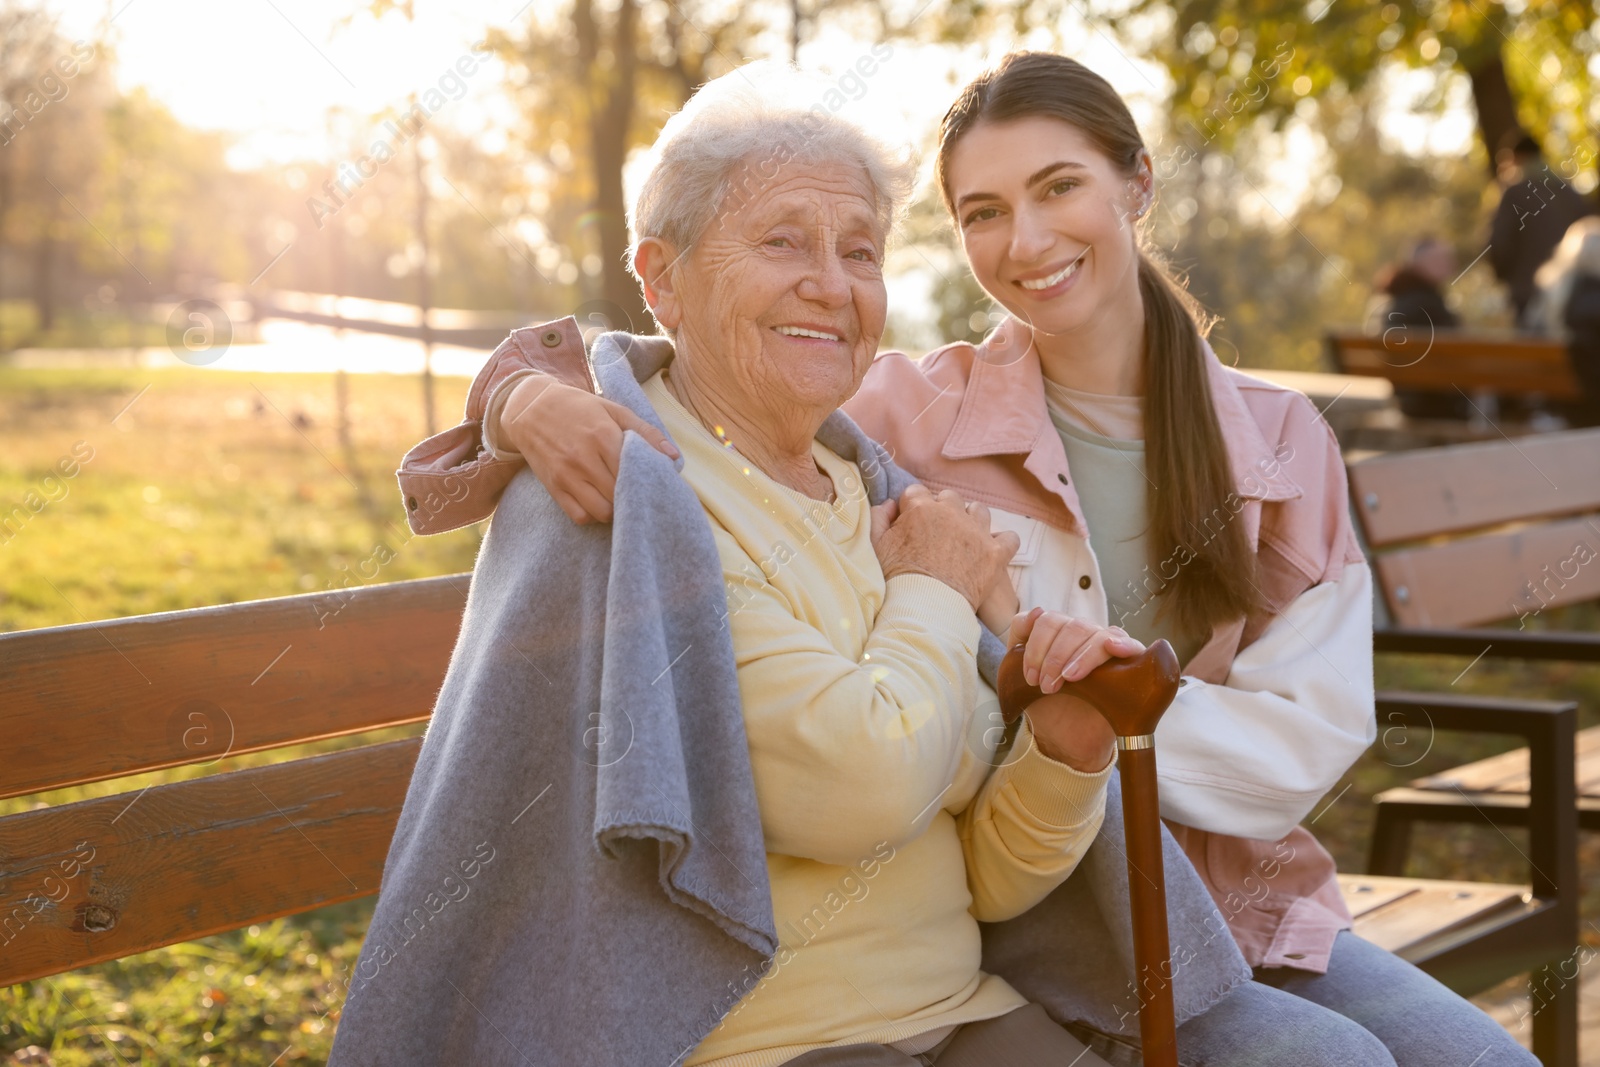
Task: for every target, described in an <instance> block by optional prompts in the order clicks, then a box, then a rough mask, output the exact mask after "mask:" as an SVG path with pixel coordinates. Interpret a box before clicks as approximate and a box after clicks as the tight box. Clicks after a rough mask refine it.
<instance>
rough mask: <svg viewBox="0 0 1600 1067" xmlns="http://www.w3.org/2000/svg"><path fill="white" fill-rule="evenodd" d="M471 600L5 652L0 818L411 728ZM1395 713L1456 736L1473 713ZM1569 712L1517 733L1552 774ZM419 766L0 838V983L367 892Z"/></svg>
mask: <svg viewBox="0 0 1600 1067" xmlns="http://www.w3.org/2000/svg"><path fill="white" fill-rule="evenodd" d="M468 582H469V576H468V575H456V576H451V577H445V578H433V579H426V580H419V581H409V582H400V583H396V584H393V585H377V586H370V587H366V588H362V589H358V590H354V591H350V592H347V593H341V594H339V598H340V599H339V601H338V605H337V611H335V612H332V613H330V608H329V598H328V595H327V594H313V595H306V596H296V597H285V598H282V599H277V600H265V601H258V602H254V603H248V604H235V605H229V606H224V607H215V608H200V609H195V610H191V611H182V612H174V613H170V614H163V615H151V616H143V617H137V618H129V619H120V620H115V621H111V622H103V623H84V624H79V625H74V626H63V627H55V628H51V629H43V630H33V631H24V632H20V633H13V634H5V635H0V693H4V694H5V699H4V702H3V704H0V731H3V733H0V736H4V737H6V738H7V739H8V742H7V743H8V745H9V746H10V751H9V753H8V757H9V758H8V760H7V762H6V764H5V766H4V770H3V771H0V797H5V798H18V797H27V796H31V795H34V794H39V793H46V792H47V791H49V790H52V789H57V788H61V787H64V786H70V785H81V784H84V783H90V782H99V781H107V780H112V779H117V778H123V777H127V776H130V775H136V774H141V773H143V772H147V771H153V770H159V769H162V768H171V767H181V766H185V765H193V764H210V763H213V762H216V761H218V760H221V759H223V757H225V756H226V757H234V756H239V755H242V754H245V753H259V752H262V751H266V750H272V749H279V748H283V747H285V746H290V745H296V744H300V743H303V742H307V741H315V740H323V739H328V738H337V737H340V736H342V735H350V734H358V733H364V732H369V731H375V730H381V729H384V728H386V727H395V726H403V725H406V724H414V723H419V722H423V721H425V720H426V719H427V718H428V716H429V714H430V713H431V711H432V706H433V702H434V698H435V695H436V694H437V692H438V689H439V685H440V683H441V681H442V679H443V677H444V673H445V669H446V667H447V666H448V663H449V657H450V652H451V648H452V646H453V644H454V642H455V638H456V634H457V631H458V628H459V626H460V620H461V613H462V608H463V606H464V602H465V596H466V591H467V588H468ZM1397 699H1399V700H1400V701H1401V702H1402V703H1403V704H1404V705H1405V706H1407V707H1410V706H1412V705H1413V704H1414V703H1416V702H1417V701H1422V702H1423V703H1424V704H1425V705H1426V706H1427V707H1428V708H1429V709H1430V711H1431V713H1432V714H1433V715H1434V716H1435V718H1436V719H1437V720H1439V721H1440V722H1441V723H1443V724H1445V725H1451V724H1463V723H1464V724H1465V725H1466V726H1468V727H1469V728H1470V727H1475V726H1476V725H1478V719H1479V718H1480V717H1481V716H1482V714H1483V712H1484V703H1485V702H1482V701H1478V702H1476V703H1475V702H1473V701H1471V700H1467V701H1463V700H1461V699H1460V698H1454V699H1451V698H1435V697H1431V696H1422V697H1401V698H1397ZM1389 707H1390V705H1382V704H1381V705H1380V714H1383V713H1384V712H1385V710H1386V709H1388V708H1389ZM1494 707H1495V708H1498V705H1494ZM1572 714H1573V712H1572V709H1571V707H1570V706H1565V707H1562V708H1558V709H1555V710H1553V711H1551V710H1549V709H1544V708H1540V709H1536V710H1534V711H1532V712H1528V716H1529V718H1528V720H1527V721H1528V722H1529V723H1537V724H1538V725H1537V729H1538V730H1542V731H1545V732H1547V733H1549V734H1550V740H1551V743H1552V744H1553V745H1554V746H1555V758H1556V759H1557V761H1558V762H1559V758H1560V756H1559V748H1560V744H1561V737H1562V733H1561V731H1562V730H1563V729H1564V730H1565V731H1566V734H1565V737H1566V739H1567V744H1568V745H1569V749H1568V751H1569V753H1570V741H1571V716H1572ZM1500 721H1501V720H1500V719H1496V720H1495V722H1496V723H1499V722H1500ZM1519 721H1520V720H1519ZM1543 736H1544V735H1543V734H1540V737H1541V739H1542V738H1543ZM420 746H421V741H420V739H418V738H414V737H413V738H406V739H402V740H392V741H383V742H378V743H364V744H358V745H357V746H356V747H351V748H347V749H344V750H341V751H336V752H329V753H324V754H320V755H314V756H302V757H298V758H293V759H288V760H285V761H283V762H278V763H273V764H270V765H267V766H261V767H254V768H250V769H243V770H226V769H221V768H225V767H226V766H227V765H228V764H227V762H226V760H224V761H223V762H222V763H221V764H220V765H219V769H218V770H217V771H216V772H215V773H211V774H208V775H207V776H205V777H200V778H194V779H191V780H186V781H179V782H174V783H170V784H164V785H156V786H152V787H148V788H143V789H141V788H137V787H135V788H127V789H124V790H123V791H121V792H117V793H115V794H113V795H110V796H105V797H102V798H99V799H93V800H84V801H78V802H73V803H66V804H60V805H58V806H53V807H42V808H38V809H37V810H24V811H19V812H17V813H14V814H11V815H6V816H4V817H0V984H10V983H14V982H19V981H23V980H27V979H32V978H40V977H44V976H48V975H52V974H56V973H59V972H61V971H65V970H70V969H73V968H76V967H82V966H85V965H87V964H91V963H95V962H98V961H101V960H107V959H113V958H116V957H121V956H126V955H130V954H133V953H136V952H141V951H144V950H147V949H152V948H157V947H159V946H162V945H169V944H173V943H176V942H179V941H186V940H190V939H193V938H197V937H202V936H205V935H208V934H215V933H220V932H223V931H227V930H232V929H237V928H239V927H242V926H247V925H249V924H251V923H256V922H263V921H266V920H269V919H273V918H277V917H279V916H284V915H291V914H294V913H297V912H303V911H308V910H311V909H313V908H317V907H321V906H323V905H327V904H333V903H337V902H340V901H346V900H352V899H356V898H359V897H364V896H368V895H371V894H374V893H376V892H377V890H378V883H379V880H380V877H381V875H382V869H383V861H384V857H385V854H386V851H387V848H388V843H389V839H390V837H391V835H392V834H393V832H394V827H395V823H396V821H397V819H398V817H399V813H400V807H401V804H402V802H403V800H404V798H405V791H406V785H407V783H408V781H409V778H410V774H411V769H412V767H413V765H414V763H415V761H416V757H417V752H418V750H419V748H420ZM1541 751H1543V749H1541ZM1568 758H1569V760H1570V755H1569V757H1568ZM1565 781H1566V784H1567V789H1568V792H1567V793H1566V794H1563V793H1562V791H1561V783H1562V778H1561V776H1560V775H1550V774H1545V773H1544V771H1543V768H1542V767H1536V769H1535V786H1536V790H1535V807H1536V809H1537V810H1543V809H1544V808H1545V807H1549V806H1554V807H1556V808H1560V807H1562V806H1563V805H1564V806H1565V807H1566V808H1567V809H1568V810H1570V808H1571V803H1572V801H1571V795H1570V786H1571V780H1570V778H1568V779H1566V780H1565ZM136 784H137V783H135V785H136ZM1547 792H1548V796H1547V795H1546V793H1547ZM1540 848H1544V846H1543V845H1539V846H1536V851H1535V856H1536V857H1538V858H1539V859H1540V863H1541V866H1544V867H1545V869H1546V870H1548V871H1551V872H1553V873H1554V874H1555V875H1556V876H1557V877H1559V878H1561V879H1563V880H1564V882H1563V884H1567V885H1570V884H1571V883H1572V881H1573V880H1575V871H1572V870H1571V869H1570V868H1571V865H1572V864H1575V862H1576V861H1575V860H1572V861H1571V863H1569V862H1568V860H1567V859H1566V858H1564V857H1553V858H1552V857H1549V856H1547V854H1546V852H1547V850H1546V851H1539V849H1540ZM1344 888H1345V893H1346V896H1347V898H1348V899H1349V900H1350V901H1351V906H1352V910H1353V911H1356V912H1358V913H1359V915H1358V919H1357V923H1358V927H1357V928H1358V930H1360V931H1361V932H1363V933H1365V934H1368V935H1369V936H1372V937H1374V938H1375V939H1376V940H1378V942H1379V943H1380V944H1383V945H1385V946H1386V947H1389V948H1392V949H1394V950H1395V951H1398V952H1399V953H1400V954H1401V955H1402V956H1404V957H1405V958H1407V959H1410V960H1412V961H1413V962H1416V963H1417V964H1418V965H1419V966H1422V967H1423V968H1424V969H1426V970H1429V971H1430V972H1431V973H1434V974H1436V975H1438V976H1439V977H1440V978H1441V979H1442V980H1445V981H1446V982H1449V983H1451V984H1452V985H1454V986H1455V988H1458V989H1460V990H1461V991H1463V992H1466V993H1471V992H1475V991H1477V990H1479V989H1482V988H1485V987H1486V986H1487V985H1489V984H1492V983H1493V982H1494V981H1498V980H1500V979H1501V978H1504V977H1506V976H1508V975H1509V974H1515V973H1521V972H1522V971H1525V970H1529V969H1531V968H1536V967H1538V966H1540V965H1541V964H1544V963H1546V962H1547V961H1548V960H1549V959H1550V958H1552V953H1551V952H1550V951H1549V948H1550V945H1551V943H1552V941H1553V939H1557V937H1556V935H1557V932H1559V934H1560V937H1566V938H1569V940H1568V941H1567V942H1563V943H1565V944H1569V945H1570V943H1572V942H1575V940H1576V933H1575V930H1576V913H1575V912H1571V913H1570V914H1569V913H1568V912H1566V911H1563V910H1561V909H1562V908H1565V907H1566V904H1565V898H1562V903H1560V904H1559V905H1558V904H1556V903H1552V898H1550V897H1549V896H1547V895H1546V894H1545V893H1544V886H1543V885H1542V884H1541V883H1539V882H1538V880H1537V878H1536V879H1535V882H1534V884H1533V885H1532V886H1531V887H1529V886H1493V885H1478V884H1473V885H1471V886H1470V887H1467V888H1463V887H1461V886H1457V885H1456V884H1454V883H1437V882H1426V881H1420V880H1415V879H1408V880H1404V881H1403V882H1398V881H1386V880H1382V879H1371V878H1363V877H1347V878H1345V879H1344ZM1461 894H1466V895H1465V896H1463V895H1461ZM1568 951H1570V949H1569V950H1568ZM1508 968H1509V969H1508ZM1563 1003H1564V1002H1563ZM1561 1008H1562V1005H1560V1004H1558V1005H1556V1007H1555V1009H1553V1010H1552V1009H1547V1010H1545V1011H1543V1012H1541V1013H1539V1014H1538V1015H1536V1016H1535V1031H1536V1040H1537V1041H1538V1043H1539V1048H1540V1053H1541V1056H1542V1057H1543V1058H1544V1061H1545V1063H1547V1064H1551V1065H1555V1064H1562V1065H1570V1064H1574V1063H1576V1030H1575V1025H1574V1026H1572V1027H1568V1026H1567V1016H1566V1015H1565V1014H1563V1013H1562V1011H1561ZM1571 1018H1572V1021H1573V1023H1574V1024H1575V1020H1576V1015H1575V1013H1574V1014H1573V1015H1572V1016H1571ZM1569 1031H1570V1033H1569Z"/></svg>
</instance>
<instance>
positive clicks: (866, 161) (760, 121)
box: [628, 61, 916, 269]
mask: <svg viewBox="0 0 1600 1067" xmlns="http://www.w3.org/2000/svg"><path fill="white" fill-rule="evenodd" d="M829 89H830V86H829V85H828V84H827V83H826V82H821V81H818V80H815V79H813V78H810V77H808V76H806V75H804V74H802V73H801V72H800V71H798V70H797V69H796V68H794V67H792V66H789V65H787V64H782V63H776V62H771V61H762V62H757V63H751V64H748V65H746V66H743V67H740V68H739V69H737V70H735V71H733V72H731V73H728V74H724V75H723V76H722V77H720V78H715V79H713V80H711V81H709V82H707V83H706V84H705V85H704V86H702V87H701V88H700V91H699V92H697V93H695V94H694V96H693V97H691V98H690V100H689V102H688V103H687V104H685V105H684V106H683V110H681V111H679V112H678V113H677V114H675V115H673V116H672V118H670V119H668V120H667V123H666V125H665V126H664V127H662V130H661V135H660V136H659V137H657V138H656V141H655V144H654V145H652V146H651V147H650V151H649V153H648V154H647V155H646V156H645V157H644V159H643V160H642V161H641V162H642V164H643V167H644V169H645V177H644V181H643V183H642V184H641V185H640V187H639V195H638V196H637V197H636V198H635V199H634V202H633V207H632V210H631V211H629V213H628V233H629V236H630V238H631V241H632V251H634V252H637V251H638V248H639V244H640V242H642V241H644V240H645V239H646V238H651V237H654V238H657V239H659V240H662V241H665V242H667V243H668V244H670V245H672V246H673V247H674V248H675V249H677V250H678V251H679V252H687V251H688V250H689V249H690V248H692V247H693V246H694V244H695V242H696V241H698V240H699V239H700V237H701V236H702V235H703V234H704V233H705V232H706V228H707V227H708V226H709V225H710V224H711V222H712V221H713V220H714V219H716V218H717V217H718V216H719V215H721V214H725V213H726V212H728V211H732V210H736V209H737V208H738V207H739V206H740V205H741V204H743V203H744V202H745V201H747V200H748V199H750V198H751V197H752V196H753V195H755V194H756V192H757V191H758V190H759V189H760V187H761V183H762V182H764V181H767V180H770V179H771V178H772V177H773V176H774V175H775V174H776V173H777V171H778V168H780V167H782V166H784V165H786V164H788V163H802V164H806V163H810V164H818V163H840V162H843V163H851V164H858V165H860V166H861V167H862V169H864V170H865V171H866V173H867V177H868V179H869V180H870V181H871V183H872V188H873V192H874V194H875V200H876V204H877V208H878V217H879V220H880V222H881V224H882V227H883V235H884V236H885V237H887V236H888V234H889V232H890V231H891V230H892V229H893V227H894V223H895V221H896V220H897V219H898V217H899V214H900V211H901V209H902V207H903V206H904V204H905V202H906V200H907V199H908V198H909V197H910V194H911V188H912V184H913V182H914V180H915V173H916V163H915V160H914V159H913V157H912V155H911V153H910V151H909V150H907V149H901V150H899V151H896V150H895V149H892V148H890V147H889V146H888V145H887V144H885V143H884V142H883V141H881V140H879V139H878V138H876V137H874V136H873V135H871V134H869V133H868V132H867V131H866V130H865V129H863V128H862V127H861V126H859V125H857V124H856V123H854V122H851V121H849V120H848V119H844V118H841V117H839V116H838V115H837V114H835V110H834V109H832V108H829V107H827V106H825V105H824V103H823V101H824V99H827V98H828V97H829V95H830V94H829ZM831 95H832V96H833V97H837V95H838V94H837V93H834V94H831ZM632 258H633V257H632V256H631V255H630V257H629V266H630V269H632Z"/></svg>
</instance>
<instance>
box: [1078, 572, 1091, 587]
mask: <svg viewBox="0 0 1600 1067" xmlns="http://www.w3.org/2000/svg"><path fill="white" fill-rule="evenodd" d="M1091 584H1093V583H1091V582H1090V581H1089V576H1088V575H1087V574H1085V575H1084V576H1083V577H1082V578H1079V579H1078V588H1079V589H1087V588H1089V586H1090V585H1091Z"/></svg>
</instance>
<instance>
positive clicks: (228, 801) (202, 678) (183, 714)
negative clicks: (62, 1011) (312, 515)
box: [0, 575, 469, 985]
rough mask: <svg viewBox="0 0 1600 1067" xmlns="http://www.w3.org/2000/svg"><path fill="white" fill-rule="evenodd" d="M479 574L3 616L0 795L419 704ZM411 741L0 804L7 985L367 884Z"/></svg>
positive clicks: (370, 722) (160, 765)
mask: <svg viewBox="0 0 1600 1067" xmlns="http://www.w3.org/2000/svg"><path fill="white" fill-rule="evenodd" d="M468 582H469V576H467V575H457V576H454V577H448V578H433V579H427V580H423V581H412V582H401V583H397V584H394V585H378V586H371V587H368V588H363V589H356V590H350V591H340V592H336V593H321V594H310V595H306V596H295V597H285V598H282V599H277V600H263V601H256V602H254V603H247V604H232V605H227V606H223V607H214V608H199V609H195V610H192V611H180V612H172V613H168V614H161V615H147V616H141V617H137V618H130V619H118V620H115V621H110V622H101V623H85V624H82V625H76V626H60V627H54V628H50V629H43V630H31V631H23V632H20V633H12V634H4V635H0V693H3V694H4V695H5V696H4V700H3V701H0V736H3V737H4V738H5V739H6V740H5V747H6V756H5V760H4V762H3V764H0V798H15V797H23V796H28V795H32V794H37V793H44V792H47V791H48V790H52V789H58V788H61V787H63V786H75V785H82V784H85V783H89V782H99V781H104V780H108V779H114V778H122V777H126V776H129V775H135V774H140V773H143V772H146V771H153V770H161V769H164V768H173V767H181V766H185V765H193V764H212V763H216V762H217V761H218V760H220V759H223V758H224V757H236V756H239V755H243V754H246V753H252V752H260V751H263V750H268V749H276V748H281V747H284V746H288V745H296V744H301V743H303V742H307V741H319V740H324V739H327V738H335V737H339V736H342V735H346V734H354V733H361V732H365V731H371V730H378V729H382V728H384V727H392V726H399V725H403V724H407V723H418V722H423V721H426V719H427V718H428V716H429V715H430V714H431V713H432V711H433V701H434V697H435V696H436V695H437V693H438V691H439V685H440V682H441V681H442V680H443V679H444V673H445V668H446V667H447V666H448V664H449V661H450V650H451V648H452V647H453V646H454V644H455V639H456V633H457V631H458V630H459V628H460V624H461V612H462V608H463V607H464V605H465V603H466V592H467V588H468ZM421 743H422V742H421V740H420V739H418V738H408V739H403V740H396V741H388V742H384V743H379V744H367V745H360V746H357V747H352V748H348V749H345V750H343V751H337V752H329V753H325V754H322V755H315V756H310V757H304V758H298V759H290V760H287V761H284V762H279V763H273V764H270V765H267V766H260V767H254V768H250V769H245V770H231V771H223V772H222V773H212V774H209V775H206V776H205V777H199V778H193V779H191V780H186V781H178V782H173V783H170V784H164V785H155V786H150V787H146V788H136V789H130V790H128V791H125V792H120V793H116V794H114V795H111V796H105V797H102V798H100V799H93V800H83V801H78V802H75V803H68V804H61V805H59V806H52V807H41V808H38V809H37V810H23V811H18V812H15V813H13V814H9V815H6V816H5V817H3V818H0V984H4V985H9V984H11V983H14V982H20V981H24V980H26V979H31V978H38V977H42V976H44V975H50V974H55V973H57V972H59V971H64V970H70V969H72V968H75V967H82V966H84V965H86V964H90V963H95V962H98V961H100V960H108V959H113V958H116V957H119V956H127V955H131V954H132V953H135V952H142V951H144V950H146V949H151V948H156V947H158V946H161V945H170V944H173V943H175V942H179V941H187V940H190V939H193V938H197V937H202V936H205V935H207V934H215V933H220V932H222V931H224V930H233V929H237V928H239V927H241V926H247V925H249V924H251V923H256V922H263V921H266V920H269V919H273V918H277V917H278V916H282V915H291V914H294V913H296V912H302V911H308V910H310V909H312V908H317V907H321V906H322V905H325V904H333V903H337V902H339V901H343V900H351V899H354V898H357V897H363V896H368V895H370V894H373V893H376V892H377V890H378V881H379V877H380V875H381V874H382V871H383V861H384V857H385V855H386V854H387V852H388V848H389V839H390V837H391V836H392V835H393V833H394V827H395V823H396V821H397V820H398V818H399V815H400V805H401V803H402V801H403V800H404V799H405V793H406V785H407V783H408V782H409V781H410V778H411V768H412V766H413V764H414V763H415V762H416V757H417V751H418V749H419V748H420V746H421ZM222 766H226V764H223V765H222ZM15 806H18V805H13V807H15Z"/></svg>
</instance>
